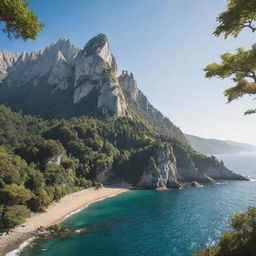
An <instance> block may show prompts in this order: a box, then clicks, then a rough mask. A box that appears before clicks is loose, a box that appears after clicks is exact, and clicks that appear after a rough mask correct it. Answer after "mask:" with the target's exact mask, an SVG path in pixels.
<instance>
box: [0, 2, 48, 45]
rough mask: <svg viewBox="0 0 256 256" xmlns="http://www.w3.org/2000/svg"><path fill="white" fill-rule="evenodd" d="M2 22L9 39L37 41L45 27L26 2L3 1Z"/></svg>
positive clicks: (1, 3) (0, 5) (0, 3)
mask: <svg viewBox="0 0 256 256" xmlns="http://www.w3.org/2000/svg"><path fill="white" fill-rule="evenodd" d="M0 22H2V23H3V24H4V27H3V29H2V30H3V32H5V33H7V35H8V37H9V38H23V40H28V39H33V40H35V39H36V38H37V34H38V33H39V32H40V31H42V28H43V26H44V24H43V23H41V22H40V21H39V19H38V17H37V16H36V15H35V14H34V12H33V11H31V10H29V3H28V1H26V0H1V1H0Z"/></svg>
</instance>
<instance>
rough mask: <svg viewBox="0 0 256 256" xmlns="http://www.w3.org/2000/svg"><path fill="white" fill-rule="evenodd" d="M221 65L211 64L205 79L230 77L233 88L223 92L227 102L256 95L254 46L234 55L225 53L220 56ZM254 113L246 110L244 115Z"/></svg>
mask: <svg viewBox="0 0 256 256" xmlns="http://www.w3.org/2000/svg"><path fill="white" fill-rule="evenodd" d="M221 61H222V62H221V63H220V64H219V63H212V64H210V65H208V66H207V67H206V68H205V72H206V73H205V76H206V77H207V78H211V77H214V76H216V77H218V78H222V79H224V78H227V77H231V78H232V80H233V82H234V86H233V87H230V88H228V89H227V90H225V96H226V97H227V98H228V102H231V101H233V100H235V99H238V98H240V97H242V96H244V95H250V96H251V95H255V94H256V44H255V45H253V47H252V49H250V50H244V49H243V48H239V49H237V51H236V53H235V54H231V53H225V54H223V55H221ZM251 113H255V110H248V111H247V112H245V114H251Z"/></svg>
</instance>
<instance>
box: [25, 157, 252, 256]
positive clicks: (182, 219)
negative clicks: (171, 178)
mask: <svg viewBox="0 0 256 256" xmlns="http://www.w3.org/2000/svg"><path fill="white" fill-rule="evenodd" d="M219 158H220V159H223V160H224V162H226V164H227V165H228V166H229V167H232V165H234V166H235V167H236V170H237V171H239V172H240V173H243V174H246V175H252V176H253V174H255V175H254V176H256V161H255V160H256V156H255V155H254V157H249V158H250V161H251V165H249V167H250V168H246V166H247V164H248V161H249V160H248V158H247V157H245V156H243V157H241V156H238V155H237V156H235V157H234V156H233V159H232V157H231V158H230V157H229V156H228V157H227V156H219ZM227 158H228V159H227ZM244 158H245V159H244ZM243 161H244V164H243ZM238 163H239V164H238ZM255 192H256V182H252V181H251V182H245V181H234V182H224V183H221V184H217V185H206V186H204V187H201V188H191V187H187V188H185V189H183V190H170V191H130V192H127V193H124V194H121V195H118V196H116V197H111V198H108V199H106V200H103V201H100V202H96V203H94V204H91V205H90V206H89V207H88V208H86V209H85V210H83V211H81V212H79V213H77V214H75V215H73V216H71V217H70V218H68V219H66V220H65V221H64V222H63V223H62V225H63V226H68V227H73V228H77V229H80V228H86V229H87V232H85V233H82V234H73V235H69V236H67V237H58V238H54V239H52V240H40V241H37V242H36V244H35V245H34V246H33V247H29V248H27V249H26V250H25V251H24V252H23V253H22V256H32V255H33V256H34V255H38V256H70V255H75V256H82V255H83V256H130V255H135V256H137V255H138V256H144V255H145V256H160V255H161V256H189V255H191V254H192V253H193V252H196V251H198V250H200V249H202V248H204V247H206V246H210V245H213V244H214V243H215V242H216V241H217V240H218V238H219V237H220V235H221V234H222V232H223V231H224V230H226V229H228V228H229V217H230V216H231V215H233V214H234V212H236V211H238V210H245V209H246V207H247V206H249V205H256V193H255Z"/></svg>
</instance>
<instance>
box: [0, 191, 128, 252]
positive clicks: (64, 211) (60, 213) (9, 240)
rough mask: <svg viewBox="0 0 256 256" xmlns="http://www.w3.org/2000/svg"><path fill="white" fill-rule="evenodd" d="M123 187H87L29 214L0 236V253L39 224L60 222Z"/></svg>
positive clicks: (48, 224)
mask: <svg viewBox="0 0 256 256" xmlns="http://www.w3.org/2000/svg"><path fill="white" fill-rule="evenodd" d="M128 190H129V188H126V187H125V186H124V187H104V188H100V189H97V190H96V189H95V188H89V189H85V190H82V191H79V192H75V193H72V194H69V195H66V196H65V197H63V198H62V199H61V200H60V201H59V202H58V203H52V204H51V205H50V206H49V207H48V209H47V211H46V212H44V213H38V214H34V215H33V216H31V217H30V218H29V219H28V220H27V221H26V223H24V224H23V225H20V226H17V227H16V228H15V229H12V232H11V233H10V234H8V235H5V236H3V237H1V238H0V255H5V254H6V253H7V252H9V251H12V250H14V249H16V248H17V247H19V245H20V244H22V243H23V242H24V241H26V240H27V239H29V238H30V237H32V236H33V233H34V232H35V231H36V229H37V228H39V227H40V226H43V227H48V226H50V225H52V224H56V223H59V222H61V221H62V220H63V219H64V218H65V217H66V216H68V215H69V214H71V213H73V212H75V211H78V210H79V209H82V208H83V207H86V206H87V205H88V204H90V203H92V202H94V201H97V200H100V199H104V198H107V197H109V196H112V195H115V194H119V193H122V192H126V191H128Z"/></svg>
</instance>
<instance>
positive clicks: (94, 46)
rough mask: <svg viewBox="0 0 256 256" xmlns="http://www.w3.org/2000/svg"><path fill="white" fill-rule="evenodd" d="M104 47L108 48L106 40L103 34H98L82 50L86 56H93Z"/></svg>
mask: <svg viewBox="0 0 256 256" xmlns="http://www.w3.org/2000/svg"><path fill="white" fill-rule="evenodd" d="M105 45H108V46H109V42H108V38H107V36H106V35H104V34H98V35H97V36H95V37H93V38H92V39H90V40H89V41H88V43H87V44H86V45H85V47H84V50H86V52H87V54H93V53H95V52H97V51H99V50H100V49H101V48H103V47H104V46H105Z"/></svg>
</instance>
